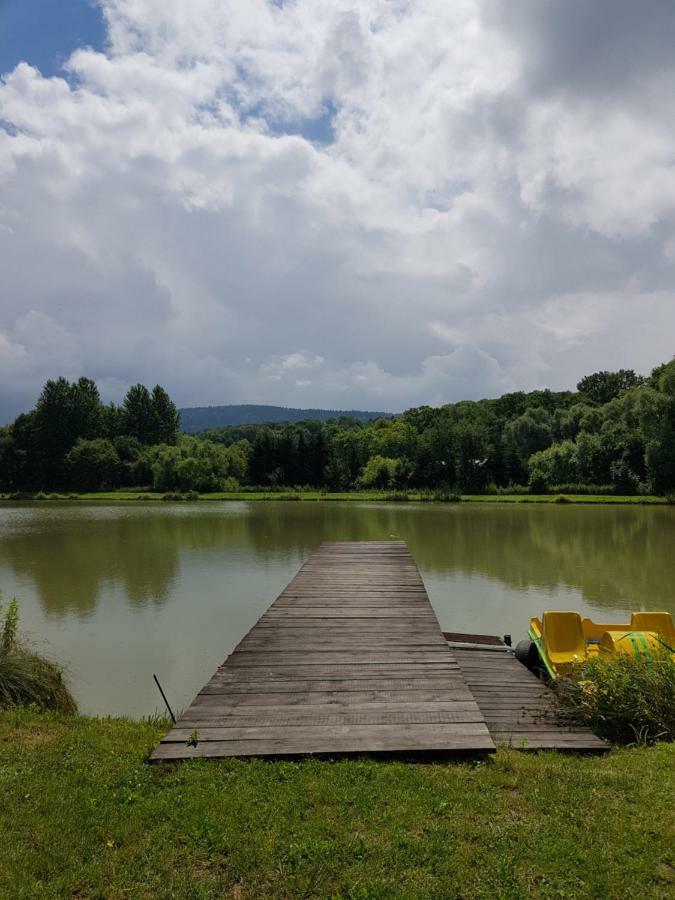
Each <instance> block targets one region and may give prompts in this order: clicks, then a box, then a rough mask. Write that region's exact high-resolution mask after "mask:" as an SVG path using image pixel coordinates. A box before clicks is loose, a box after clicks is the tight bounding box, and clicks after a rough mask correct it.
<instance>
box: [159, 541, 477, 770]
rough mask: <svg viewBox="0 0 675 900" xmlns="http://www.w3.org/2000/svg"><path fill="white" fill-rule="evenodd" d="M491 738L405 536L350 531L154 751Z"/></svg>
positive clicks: (406, 744)
mask: <svg viewBox="0 0 675 900" xmlns="http://www.w3.org/2000/svg"><path fill="white" fill-rule="evenodd" d="M195 738H196V745H195ZM494 749H495V746H494V742H493V740H492V739H491V737H490V735H489V732H488V729H487V726H486V723H485V719H484V717H483V715H482V713H481V712H480V710H479V708H478V705H477V703H476V702H475V700H474V698H473V696H472V694H471V692H470V691H469V689H468V688H467V686H466V684H465V682H464V678H463V676H462V672H461V670H460V667H459V665H458V663H457V661H456V659H455V657H454V655H453V654H452V653H451V651H450V649H449V648H448V646H447V643H446V641H445V640H444V639H443V636H442V634H441V631H440V627H439V624H438V621H437V619H436V616H435V614H434V612H433V609H432V607H431V604H430V602H429V598H428V596H427V593H426V590H425V588H424V584H423V582H422V579H421V577H420V574H419V572H418V570H417V566H416V565H415V563H414V561H413V559H412V557H411V555H410V553H409V552H408V549H407V547H406V545H405V543H404V542H402V541H388V542H349V543H332V544H322V545H321V547H320V548H319V549H318V550H317V551H316V553H314V554H313V555H312V556H311V557H310V559H309V560H308V561H307V562H306V563H305V565H304V566H303V567H302V569H301V570H300V572H299V573H298V575H297V576H296V577H295V578H294V579H293V581H292V582H291V583H290V584H289V585H288V586H287V587H286V589H285V590H284V591H283V592H282V593H281V595H280V596H279V597H278V599H277V600H276V601H275V602H274V603H273V604H272V606H271V607H270V608H269V609H268V611H267V612H266V613H265V614H264V615H263V616H262V617H261V619H260V620H259V621H258V622H257V623H256V625H255V626H254V627H253V628H252V629H251V631H250V632H249V633H248V634H247V635H246V636H245V637H244V638H243V640H242V641H241V642H240V643H239V645H238V646H237V647H236V648H235V650H234V652H233V653H232V654H231V655H230V657H229V658H228V659H227V660H226V662H225V663H224V665H223V666H221V667H220V668H219V669H218V671H217V672H216V673H215V675H214V676H213V678H212V679H211V681H209V683H208V684H207V685H206V686H205V687H204V688H203V689H202V691H201V692H200V693H199V695H198V696H197V697H196V698H195V700H194V702H193V703H192V704H191V706H190V707H189V708H188V709H187V710H186V711H185V713H184V714H183V716H182V717H181V719H180V720H179V721H178V722H177V724H176V725H175V727H174V728H172V729H171V731H170V732H169V733H168V734H167V735H166V737H165V738H164V739H163V740H162V741H161V743H160V744H159V745H158V746H157V747H155V749H154V751H153V753H152V756H151V758H152V759H153V760H164V759H187V758H191V757H229V756H275V757H276V756H296V755H304V754H321V755H335V754H344V753H386V754H392V753H406V754H415V753H429V752H433V753H439V754H445V753H448V754H476V753H486V752H492V751H494Z"/></svg>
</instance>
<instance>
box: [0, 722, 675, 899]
mask: <svg viewBox="0 0 675 900" xmlns="http://www.w3.org/2000/svg"><path fill="white" fill-rule="evenodd" d="M167 727H168V723H166V722H164V721H162V720H154V721H142V722H132V721H129V720H125V719H93V718H86V717H81V716H59V715H57V714H52V713H45V714H36V713H31V712H27V711H25V710H14V711H11V712H4V713H0V781H1V782H2V785H1V788H2V797H3V802H2V803H1V804H0V831H1V832H2V834H3V835H4V838H3V841H2V846H1V847H0V896H3V897H38V896H39V897H64V896H78V897H94V896H96V897H99V896H100V897H103V896H105V897H122V896H134V897H204V898H206V897H236V898H241V900H243V898H257V897H332V898H361V900H364V898H374V897H378V898H379V897H393V898H396V897H401V898H403V897H405V898H407V900H413V898H418V897H419V898H428V897H439V898H440V897H449V896H453V897H455V896H461V897H486V898H487V897H495V896H500V897H541V896H561V897H589V896H596V897H622V896H626V894H627V893H629V892H630V891H631V890H633V886H635V885H639V894H640V896H641V897H654V898H657V897H666V896H668V895H669V892H670V891H672V889H673V884H674V881H673V879H674V877H675V858H674V856H673V847H675V841H673V828H672V823H673V818H672V799H671V798H672V795H673V787H675V784H674V783H673V782H674V777H673V773H674V772H675V747H673V745H672V744H660V745H657V746H655V747H649V748H633V749H624V750H613V751H612V752H610V753H609V754H607V755H606V756H604V757H601V758H596V757H586V758H584V757H579V756H565V755H559V754H554V753H534V754H527V753H521V752H518V751H516V750H500V751H498V753H497V754H496V757H495V758H494V759H492V760H489V761H486V762H481V761H478V762H465V763H458V762H449V763H441V762H439V763H424V764H415V765H410V764H407V763H405V762H383V761H374V760H372V759H367V758H363V759H354V760H340V761H334V762H330V761H318V760H316V759H306V760H303V761H300V762H271V761H262V760H250V761H240V760H227V761H225V760H224V761H213V760H209V761H204V760H194V761H190V762H188V763H183V764H179V765H149V764H148V763H147V762H146V760H147V756H148V753H149V751H150V748H151V747H152V746H153V744H154V743H155V742H156V741H157V740H158V739H159V737H160V736H161V734H162V733H163V731H164V730H165V729H166V728H167ZM669 785H670V787H669Z"/></svg>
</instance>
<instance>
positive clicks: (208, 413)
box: [179, 404, 393, 434]
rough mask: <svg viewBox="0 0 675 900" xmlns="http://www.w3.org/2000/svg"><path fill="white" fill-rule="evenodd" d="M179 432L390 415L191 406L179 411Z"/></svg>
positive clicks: (351, 410)
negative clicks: (270, 423)
mask: <svg viewBox="0 0 675 900" xmlns="http://www.w3.org/2000/svg"><path fill="white" fill-rule="evenodd" d="M179 412H180V421H181V430H182V431H185V432H187V433H188V434H194V433H195V432H197V431H203V430H204V429H205V428H224V427H225V426H226V425H261V424H263V423H267V422H302V421H304V420H305V419H318V420H319V421H321V422H325V421H327V420H328V419H339V418H341V417H343V416H344V417H349V418H352V419H361V421H363V422H370V421H371V420H372V419H384V418H391V416H392V415H393V414H392V413H385V412H365V411H364V410H361V409H293V408H291V407H286V406H257V405H255V404H247V405H244V406H192V407H189V408H187V409H181V410H179Z"/></svg>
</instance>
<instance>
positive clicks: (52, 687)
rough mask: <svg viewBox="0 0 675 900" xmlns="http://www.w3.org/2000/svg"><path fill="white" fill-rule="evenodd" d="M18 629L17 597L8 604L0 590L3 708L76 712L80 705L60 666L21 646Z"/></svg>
mask: <svg viewBox="0 0 675 900" xmlns="http://www.w3.org/2000/svg"><path fill="white" fill-rule="evenodd" d="M18 628H19V607H18V604H17V602H16V600H15V599H12V600H10V602H9V603H8V604H7V606H6V607H5V606H4V604H3V602H2V593H1V592H0V709H13V708H16V707H21V706H30V707H32V708H34V709H38V710H55V711H56V712H61V713H74V712H75V711H76V710H77V707H76V705H75V701H74V700H73V697H72V695H71V693H70V691H69V690H68V688H67V687H66V685H65V683H64V681H63V672H62V671H61V669H60V667H59V666H57V665H56V663H53V662H50V660H48V659H44V657H42V656H39V655H38V654H37V653H31V652H30V651H29V650H26V649H25V648H24V647H22V646H21V644H20V643H19V641H18V636H17V635H18Z"/></svg>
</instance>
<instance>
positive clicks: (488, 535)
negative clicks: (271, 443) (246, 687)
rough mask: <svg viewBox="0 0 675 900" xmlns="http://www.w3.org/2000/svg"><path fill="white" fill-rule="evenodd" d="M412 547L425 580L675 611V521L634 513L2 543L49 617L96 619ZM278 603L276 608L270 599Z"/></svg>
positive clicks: (247, 513) (53, 521)
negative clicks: (266, 571) (202, 582)
mask: <svg viewBox="0 0 675 900" xmlns="http://www.w3.org/2000/svg"><path fill="white" fill-rule="evenodd" d="M392 536H395V537H400V538H402V539H405V540H407V541H408V543H409V546H410V549H411V551H412V552H413V554H414V556H415V559H416V560H417V562H418V564H419V566H420V567H421V568H422V570H423V571H427V572H430V573H458V574H471V575H476V576H482V577H486V578H490V579H493V580H498V581H500V582H502V583H503V584H505V585H507V586H509V587H510V588H513V589H519V590H525V589H527V588H530V587H537V588H540V589H542V588H543V589H551V588H553V587H556V586H564V587H568V588H574V589H576V590H578V591H580V592H581V593H582V595H583V596H584V597H585V599H586V600H587V601H588V603H589V604H591V605H593V606H600V607H602V606H604V607H607V608H612V607H621V608H625V607H630V606H636V607H639V606H650V607H661V608H665V609H671V610H673V609H675V601H674V599H673V594H672V591H671V585H672V582H673V574H675V561H674V559H673V556H672V548H673V547H674V546H675V510H671V509H667V508H658V509H653V508H644V507H641V508H633V507H602V506H598V507H592V508H589V507H579V506H570V507H552V506H534V505H532V506H527V505H524V506H520V505H519V506H518V507H512V506H506V505H504V506H501V505H500V506H494V505H487V504H486V505H485V506H481V505H477V504H476V505H473V504H472V505H469V504H467V505H462V506H459V505H457V506H432V505H428V506H414V507H412V506H411V507H407V506H394V505H380V506H376V505H372V506H365V505H359V506H356V505H352V504H335V503H325V504H319V503H316V504H314V503H302V504H299V503H257V504H250V505H249V506H248V507H243V506H237V507H234V506H226V507H223V506H221V505H217V506H216V505H213V506H210V505H209V506H206V505H205V504H204V505H200V506H198V507H197V506H184V507H180V508H174V507H171V508H168V507H161V508H159V507H153V508H146V507H136V508H134V509H129V510H123V511H119V510H113V511H112V512H110V511H107V510H103V509H98V510H96V514H91V513H90V512H88V511H87V510H74V509H73V508H69V509H68V510H67V511H64V513H63V517H62V518H60V517H59V516H58V514H57V510H50V511H49V514H48V515H47V514H45V515H44V516H43V515H42V511H41V510H37V511H35V513H34V514H33V517H32V518H29V519H28V520H27V521H26V523H25V524H24V527H23V528H21V529H17V530H15V531H12V532H10V533H9V535H8V536H6V537H5V538H4V539H3V540H2V541H0V562H3V563H5V564H8V565H9V566H11V568H12V569H13V571H14V572H15V573H16V574H17V575H19V576H21V577H23V578H29V579H32V580H33V581H34V583H35V588H36V592H37V594H38V597H39V599H40V602H41V604H42V606H43V608H44V609H45V611H46V612H48V613H57V614H58V613H62V612H75V613H77V614H80V615H85V614H87V613H88V612H90V611H91V610H92V609H93V608H94V607H95V605H96V602H97V598H98V597H99V596H100V592H101V590H102V589H103V588H104V587H105V586H106V585H109V586H110V587H111V588H113V589H120V588H121V589H122V590H123V591H124V593H125V595H126V598H127V601H128V603H129V604H131V605H133V606H143V605H147V604H150V603H155V604H162V603H164V602H165V601H166V600H167V599H168V597H169V596H170V595H171V591H172V585H173V582H174V581H175V579H176V578H177V577H178V574H179V571H180V569H181V566H182V564H183V563H185V564H187V565H189V566H190V567H193V568H194V567H198V566H199V564H200V557H201V558H202V559H203V561H206V560H207V559H208V560H209V561H210V562H213V556H214V554H215V553H218V554H220V559H222V563H221V564H222V566H223V572H224V576H226V575H227V569H228V567H229V566H230V565H234V564H235V563H231V562H230V561H231V560H232V559H235V560H236V565H237V566H238V567H241V566H246V565H255V564H256V563H258V564H265V563H267V562H269V561H273V560H276V561H280V560H282V561H283V560H285V561H289V560H297V559H298V558H300V557H301V556H306V555H308V554H309V553H310V552H311V551H312V550H313V549H314V548H315V547H316V546H318V544H319V543H321V541H322V540H383V539H386V538H388V537H392ZM269 599H270V600H271V599H272V598H271V597H270V598H269Z"/></svg>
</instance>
